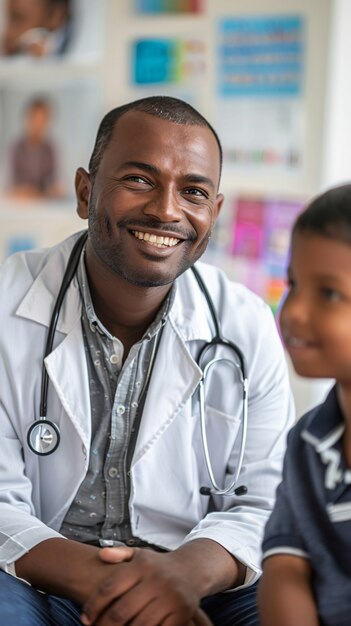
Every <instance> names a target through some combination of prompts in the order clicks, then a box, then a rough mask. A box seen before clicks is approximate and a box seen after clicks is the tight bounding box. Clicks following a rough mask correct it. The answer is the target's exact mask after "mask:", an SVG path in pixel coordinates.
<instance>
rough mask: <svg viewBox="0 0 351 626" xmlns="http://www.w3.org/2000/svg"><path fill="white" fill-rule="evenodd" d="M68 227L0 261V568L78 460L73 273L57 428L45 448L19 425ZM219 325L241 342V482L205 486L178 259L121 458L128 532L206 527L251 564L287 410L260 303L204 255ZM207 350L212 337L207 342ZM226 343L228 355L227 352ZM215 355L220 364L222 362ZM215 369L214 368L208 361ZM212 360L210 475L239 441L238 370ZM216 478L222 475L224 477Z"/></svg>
mask: <svg viewBox="0 0 351 626" xmlns="http://www.w3.org/2000/svg"><path fill="white" fill-rule="evenodd" d="M75 239H76V236H73V237H70V238H69V239H67V240H66V241H64V242H63V243H62V244H60V245H58V246H56V247H55V248H53V249H51V250H48V251H31V252H24V253H19V254H16V255H14V256H13V257H11V258H9V259H8V260H7V261H6V262H5V264H4V266H3V268H2V269H1V270H0V294H1V299H0V567H2V568H3V569H6V564H8V563H10V562H12V561H14V560H16V559H18V558H19V557H20V556H22V555H23V554H24V553H25V552H26V551H28V550H29V549H30V548H31V547H33V546H34V545H36V544H37V543H39V542H40V541H42V540H45V539H47V538H50V537H56V536H58V531H59V529H60V526H61V523H62V520H63V519H64V517H65V514H66V512H67V510H68V508H69V506H70V504H71V502H72V500H73V498H74V496H75V493H76V492H77V489H78V487H79V485H80V483H81V482H82V480H83V478H84V476H85V474H86V471H87V468H88V462H89V444H90V427H91V419H90V397H89V380H88V375H87V366H86V358H85V354H84V345H83V339H82V330H81V319H80V318H81V299H80V296H79V289H78V285H77V281H76V278H74V279H73V281H72V283H71V285H70V287H69V290H68V292H67V294H66V297H65V300H64V303H63V306H62V310H61V314H60V318H59V321H58V324H57V333H56V336H55V344H54V349H53V352H52V353H51V354H50V355H49V356H48V357H47V358H46V359H45V366H46V369H47V371H48V374H49V378H50V383H49V397H48V413H47V417H48V419H51V420H53V421H54V422H56V423H57V424H58V426H59V428H60V431H61V443H60V446H59V448H58V449H57V450H56V451H55V452H54V453H53V454H51V455H49V456H46V457H39V456H37V455H35V454H33V453H32V452H31V451H30V450H29V448H28V445H27V442H26V433H27V429H28V426H29V425H30V424H31V423H32V421H33V420H34V419H35V418H38V416H39V402H40V386H41V366H42V357H43V351H44V345H45V340H46V334H47V328H48V324H49V320H50V316H51V312H52V309H53V306H54V302H55V299H56V296H57V293H58V290H59V287H60V284H61V280H62V275H63V271H64V268H65V265H66V263H67V258H68V255H69V252H70V250H71V247H72V245H73V243H74V241H75ZM198 267H199V270H200V271H201V274H202V276H203V277H204V279H205V281H206V284H207V287H208V289H209V292H210V294H211V296H212V298H213V300H214V303H215V307H216V310H217V312H218V316H219V319H220V320H221V324H222V330H223V334H224V335H225V336H226V337H228V338H230V339H231V340H232V341H234V342H235V343H236V344H237V345H238V346H239V347H240V348H241V350H242V352H243V353H244V355H245V360H246V367H247V371H248V378H249V418H248V436H247V445H246V450H245V456H244V463H243V468H242V472H241V476H240V480H239V485H242V484H244V485H246V486H247V489H248V492H247V495H244V496H237V497H218V496H216V497H215V498H214V501H213V502H212V504H211V511H210V512H209V511H208V505H209V498H208V497H207V496H202V495H200V493H199V489H200V487H201V486H202V485H209V479H208V473H207V469H206V465H205V461H204V455H203V449H202V445H201V435H200V423H199V404H198V401H197V400H196V398H195V396H193V394H194V391H195V389H196V387H197V385H198V382H199V380H200V377H201V371H200V369H199V367H198V365H197V364H196V362H195V360H194V357H195V356H196V355H197V354H198V351H199V348H200V347H201V346H202V345H203V343H204V341H209V340H210V339H211V337H212V334H213V324H212V321H211V317H210V313H209V310H208V307H207V305H206V302H205V300H204V296H203V294H202V293H201V291H200V289H199V287H198V286H197V283H196V282H195V278H194V276H193V274H192V272H191V271H187V272H185V274H183V275H182V276H181V277H180V278H179V279H178V281H177V284H178V286H177V292H176V297H175V301H174V304H173V307H172V310H171V312H170V316H169V321H168V322H167V324H166V326H165V328H164V332H163V336H162V340H161V344H160V348H159V352H158V355H157V360H156V364H155V369H154V374H153V376H152V379H151V382H150V387H149V391H148V394H147V399H146V403H145V407H144V413H143V418H142V422H141V427H140V432H139V435H138V439H137V444H136V448H135V452H134V457H133V462H132V469H131V486H132V490H131V498H130V504H129V509H130V517H131V525H132V530H133V534H134V535H136V536H138V537H140V538H141V539H143V540H145V541H148V542H150V543H152V544H158V545H160V546H164V547H166V548H170V549H172V548H176V547H177V546H179V545H180V544H182V543H183V542H185V541H189V540H192V539H195V538H210V539H213V540H215V541H217V542H218V543H220V544H221V545H223V546H224V547H225V548H226V549H227V550H228V551H229V552H230V553H232V554H233V555H235V556H236V557H237V558H238V559H240V561H242V562H243V563H245V564H246V565H247V566H248V568H249V570H248V571H250V572H251V573H252V576H251V577H250V582H253V581H254V580H255V579H256V578H257V576H258V575H259V572H260V542H261V537H262V531H263V527H264V524H265V522H266V520H267V517H268V515H269V513H270V510H271V508H272V505H273V501H274V495H275V489H276V486H277V484H278V482H279V481H280V477H281V466H282V455H283V453H284V449H285V441H286V434H287V430H288V429H289V427H290V426H291V425H292V423H293V419H294V412H293V407H292V402H291V394H290V389H289V384H288V376H287V370H286V364H285V359H284V355H283V350H282V347H281V344H280V340H279V338H278V335H277V332H276V328H275V323H274V320H273V316H272V315H271V312H270V310H269V308H268V307H267V306H266V305H265V304H264V303H263V302H262V301H261V300H260V299H259V298H258V297H256V296H255V295H253V294H252V293H250V292H249V291H248V290H247V289H246V288H245V287H243V286H241V285H238V284H233V283H231V282H229V281H228V280H227V278H226V277H225V276H224V274H223V273H222V272H220V271H219V270H218V269H217V268H214V267H211V266H207V265H205V264H202V263H199V264H198ZM219 351H220V350H219ZM225 355H226V356H227V357H228V356H229V358H230V359H233V357H232V354H231V353H230V352H228V350H227V351H226V352H225ZM223 367H224V366H221V369H223ZM216 371H217V373H216ZM218 371H219V370H216V368H213V375H212V376H211V381H210V386H209V388H208V390H209V391H208V394H207V408H206V419H207V431H208V439H209V444H210V450H211V453H212V454H211V458H212V464H213V468H214V472H215V476H216V478H217V481H218V482H219V484H221V485H222V484H224V483H225V480H226V475H227V474H228V473H230V472H232V471H233V467H235V463H236V459H237V454H238V449H239V445H240V439H241V436H240V421H241V410H242V403H241V398H242V387H241V384H240V383H239V375H238V374H236V373H233V369H231V368H229V367H224V369H223V371H221V375H220V376H218ZM227 478H228V479H229V478H230V476H227Z"/></svg>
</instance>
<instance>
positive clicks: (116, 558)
mask: <svg viewBox="0 0 351 626" xmlns="http://www.w3.org/2000/svg"><path fill="white" fill-rule="evenodd" d="M134 554H135V550H134V548H128V547H127V546H115V547H113V548H101V550H99V557H100V559H101V561H104V563H123V561H131V560H132V558H133V556H134Z"/></svg>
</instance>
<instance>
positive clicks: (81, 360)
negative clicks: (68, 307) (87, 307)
mask: <svg viewBox="0 0 351 626" xmlns="http://www.w3.org/2000/svg"><path fill="white" fill-rule="evenodd" d="M45 366H46V369H47V372H48V375H49V378H50V382H51V384H52V385H53V387H54V388H55V391H56V393H57V395H58V398H59V400H60V402H61V404H62V406H63V408H64V410H65V411H66V413H67V415H68V416H69V418H70V419H71V421H72V423H73V425H74V427H75V429H76V431H77V433H78V435H79V436H80V438H81V439H82V441H83V444H84V445H85V447H86V448H87V449H88V448H89V444H90V425H91V410H90V394H89V376H88V372H87V364H86V356H85V351H84V342H83V338H82V329H81V323H80V319H79V320H78V321H77V323H76V324H75V326H74V327H73V329H72V330H71V332H70V333H69V334H68V335H67V336H66V337H65V338H64V340H63V341H62V342H61V343H60V344H59V345H58V346H57V348H55V350H53V352H51V353H50V354H49V355H48V356H47V357H46V359H45Z"/></svg>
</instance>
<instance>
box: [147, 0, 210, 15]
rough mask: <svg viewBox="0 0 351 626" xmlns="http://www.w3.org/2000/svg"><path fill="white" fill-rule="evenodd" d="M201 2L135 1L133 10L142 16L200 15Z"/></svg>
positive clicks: (170, 0) (177, 0) (190, 0)
mask: <svg viewBox="0 0 351 626" xmlns="http://www.w3.org/2000/svg"><path fill="white" fill-rule="evenodd" d="M202 9H203V0H135V10H136V12H137V13H140V14H142V15H147V14H151V15H154V14H157V13H161V14H162V13H201V11H202Z"/></svg>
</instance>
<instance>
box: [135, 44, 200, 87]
mask: <svg viewBox="0 0 351 626" xmlns="http://www.w3.org/2000/svg"><path fill="white" fill-rule="evenodd" d="M132 64H133V66H132V82H133V83H134V84H135V85H138V86H142V85H152V84H156V83H157V84H160V83H162V84H164V83H166V84H178V85H181V84H186V83H190V82H192V81H194V80H195V81H198V80H200V79H201V78H202V77H203V74H204V72H205V44H204V43H203V42H202V41H201V40H198V39H174V38H161V39H156V38H154V39H139V40H137V41H135V42H133V49H132Z"/></svg>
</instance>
